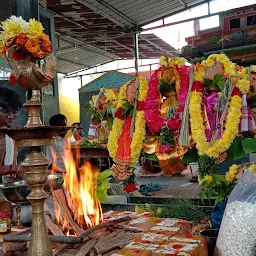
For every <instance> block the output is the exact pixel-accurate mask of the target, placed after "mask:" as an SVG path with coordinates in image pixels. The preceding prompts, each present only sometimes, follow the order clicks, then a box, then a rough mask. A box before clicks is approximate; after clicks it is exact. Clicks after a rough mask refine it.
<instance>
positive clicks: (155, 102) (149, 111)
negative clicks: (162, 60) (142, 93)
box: [144, 67, 165, 133]
mask: <svg viewBox="0 0 256 256" xmlns="http://www.w3.org/2000/svg"><path fill="white" fill-rule="evenodd" d="M162 69H164V67H160V68H159V69H157V70H156V71H155V72H154V74H153V75H152V76H151V78H150V82H149V85H148V93H147V98H146V100H145V105H144V107H145V117H146V121H147V125H148V126H149V128H150V129H151V130H152V131H154V132H156V133H158V132H160V131H161V128H162V127H163V126H164V124H165V120H164V118H162V117H161V116H160V112H159V100H160V98H161V95H160V93H159V91H158V78H157V74H158V71H160V70H162Z"/></svg>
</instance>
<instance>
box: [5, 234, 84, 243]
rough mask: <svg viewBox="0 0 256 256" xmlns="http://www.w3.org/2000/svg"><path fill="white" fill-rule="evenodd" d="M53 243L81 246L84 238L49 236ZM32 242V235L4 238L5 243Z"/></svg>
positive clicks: (7, 236)
mask: <svg viewBox="0 0 256 256" xmlns="http://www.w3.org/2000/svg"><path fill="white" fill-rule="evenodd" d="M49 239H50V241H51V242H56V243H63V244H79V243H82V241H83V238H82V237H79V236H78V237H77V236H49ZM29 240H30V234H27V235H6V236H4V237H3V241H4V242H26V241H29Z"/></svg>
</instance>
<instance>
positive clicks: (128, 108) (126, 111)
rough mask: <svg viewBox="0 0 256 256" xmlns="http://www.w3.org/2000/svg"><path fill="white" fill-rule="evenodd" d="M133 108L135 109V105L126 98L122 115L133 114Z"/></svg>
mask: <svg viewBox="0 0 256 256" xmlns="http://www.w3.org/2000/svg"><path fill="white" fill-rule="evenodd" d="M133 110H134V107H133V105H132V104H131V103H130V102H129V101H128V100H126V101H125V103H124V105H123V109H122V115H126V116H132V114H133Z"/></svg>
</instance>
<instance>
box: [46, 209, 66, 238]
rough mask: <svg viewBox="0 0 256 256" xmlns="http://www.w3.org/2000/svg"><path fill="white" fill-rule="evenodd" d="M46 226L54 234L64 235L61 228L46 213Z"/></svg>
mask: <svg viewBox="0 0 256 256" xmlns="http://www.w3.org/2000/svg"><path fill="white" fill-rule="evenodd" d="M45 221H46V226H47V227H48V229H49V230H50V231H51V232H52V234H53V235H55V236H64V233H63V232H62V230H61V229H60V228H59V227H58V226H57V225H56V224H54V223H53V222H52V218H51V217H50V216H49V215H48V214H47V215H45Z"/></svg>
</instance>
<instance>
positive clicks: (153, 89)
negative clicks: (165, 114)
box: [145, 66, 189, 133]
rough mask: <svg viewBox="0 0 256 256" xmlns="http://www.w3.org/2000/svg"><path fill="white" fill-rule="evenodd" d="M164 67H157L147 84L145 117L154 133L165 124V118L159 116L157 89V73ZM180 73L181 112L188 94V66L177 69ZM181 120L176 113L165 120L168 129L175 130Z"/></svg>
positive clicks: (179, 109) (158, 94) (179, 110)
mask: <svg viewBox="0 0 256 256" xmlns="http://www.w3.org/2000/svg"><path fill="white" fill-rule="evenodd" d="M163 69H164V67H160V68H159V69H157V70H156V71H155V72H154V74H153V75H152V76H151V78H150V82H149V85H148V93H147V98H146V101H145V117H146V121H147V125H148V127H149V128H150V129H151V130H152V131H153V132H155V133H159V132H160V131H161V128H162V127H163V126H164V125H165V124H166V120H165V119H164V118H162V117H161V115H160V111H159V105H160V103H159V101H160V98H161V95H160V92H159V91H158V85H159V81H158V77H157V74H158V72H159V71H161V70H163ZM178 71H179V73H180V97H179V99H178V101H179V104H180V105H179V108H178V112H181V113H183V111H184V107H185V104H186V98H187V95H188V87H189V67H188V66H183V67H181V68H179V69H178ZM180 124H181V120H180V115H179V114H177V115H176V116H175V117H174V118H171V119H169V120H168V121H167V127H168V128H169V129H170V130H173V131H174V130H177V129H178V128H179V127H180Z"/></svg>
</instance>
